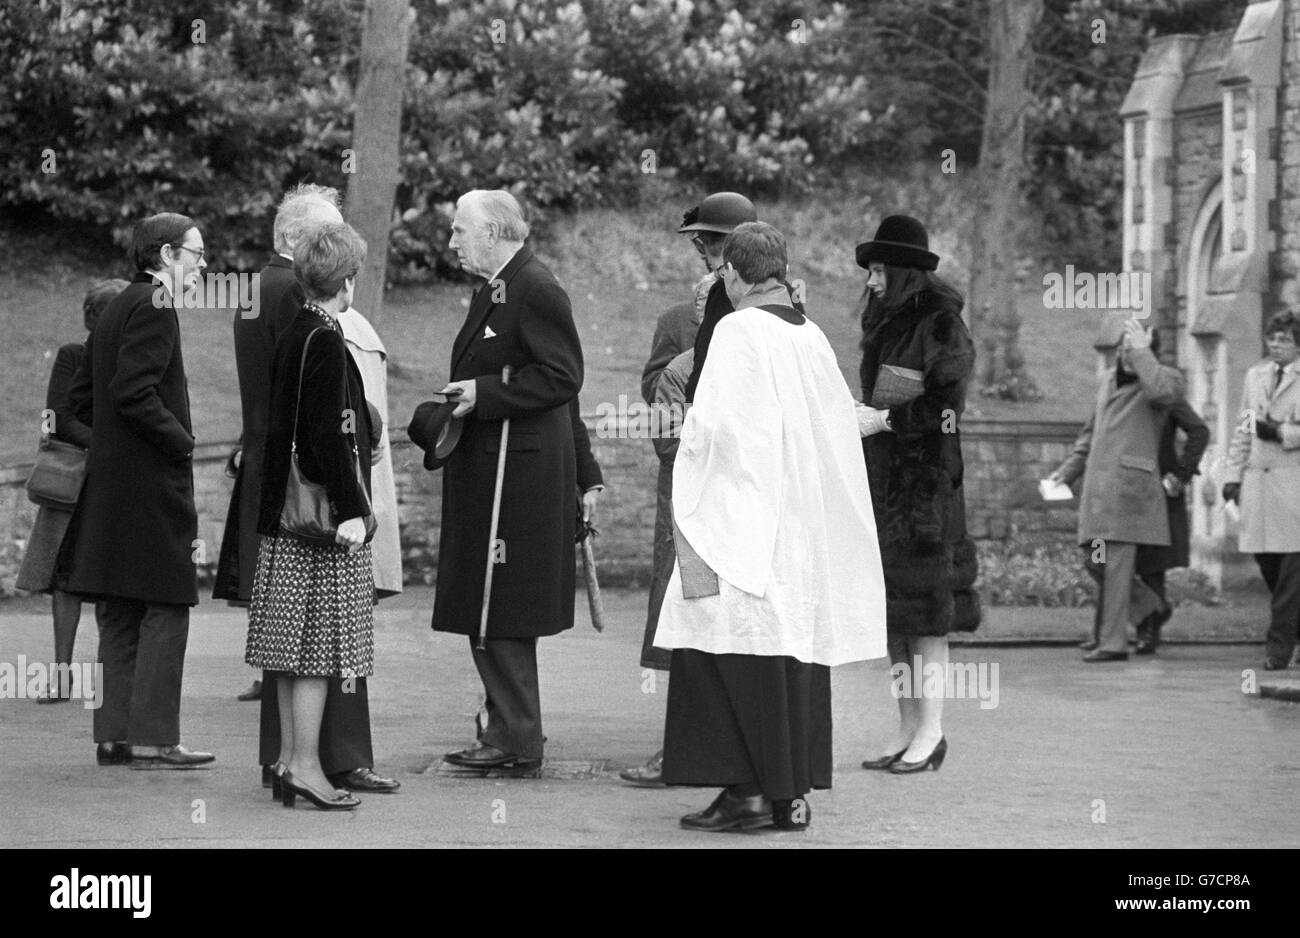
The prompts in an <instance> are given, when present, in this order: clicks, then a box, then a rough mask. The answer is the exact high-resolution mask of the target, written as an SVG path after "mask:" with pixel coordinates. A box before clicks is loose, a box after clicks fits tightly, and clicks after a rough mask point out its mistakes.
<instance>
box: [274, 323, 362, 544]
mask: <svg viewBox="0 0 1300 938" xmlns="http://www.w3.org/2000/svg"><path fill="white" fill-rule="evenodd" d="M316 329H319V330H320V331H318V332H316V334H315V336H314V337H313V338H312V340H311V347H310V348H309V349H308V350H307V359H306V365H305V368H302V369H301V370H302V371H303V375H302V404H301V406H300V408H299V411H298V465H299V466H300V467H301V469H302V473H303V475H304V476H306V477H307V480H308V481H310V482H317V483H320V484H322V485H324V486H325V492H326V494H327V495H328V497H329V502H330V508H331V509H332V511H333V514H334V522H335V523H336V524H340V523H342V522H344V521H347V520H348V519H350V518H358V517H364V516H365V515H366V514H369V510H368V509H369V505H370V500H369V492H370V453H371V448H372V445H373V444H372V440H373V436H372V421H371V417H370V410H369V408H368V407H367V406H366V389H365V385H364V384H363V383H362V380H361V372H360V371H359V370H358V369H357V365H356V362H354V361H353V360H352V356H351V355H349V354H348V350H347V347H346V346H345V345H344V342H343V334H342V332H340V331H338V330H337V329H331V328H329V327H328V326H326V325H325V322H324V321H323V320H322V319H321V317H320V316H319V315H318V314H317V313H315V312H314V311H312V310H311V309H309V308H307V307H305V306H304V307H303V309H302V311H301V312H299V313H298V315H297V317H296V318H295V319H294V320H293V322H292V323H291V324H290V325H289V326H288V328H286V329H285V331H284V332H283V333H282V334H281V335H280V338H279V339H278V340H277V341H276V344H275V359H274V362H273V363H272V366H271V396H270V404H271V409H270V414H269V418H270V420H269V424H268V431H267V435H266V453H265V455H264V457H263V461H262V497H261V510H260V512H259V513H258V523H257V530H258V532H259V533H261V534H275V533H276V532H277V531H279V529H280V512H281V510H282V509H283V508H284V488H285V485H286V483H287V482H288V480H289V457H290V453H291V449H292V446H291V444H292V441H293V430H294V427H293V416H294V405H295V402H296V401H297V399H298V374H299V370H300V364H301V362H302V350H303V344H304V343H305V342H306V341H307V337H308V336H309V335H311V334H312V331H313V330H316ZM354 445H355V446H356V455H354V454H353V446H354ZM358 458H359V459H360V463H361V473H362V476H363V478H364V480H365V488H364V490H363V489H362V488H361V487H360V486H359V485H358V484H357V474H356V461H357V459H358Z"/></svg>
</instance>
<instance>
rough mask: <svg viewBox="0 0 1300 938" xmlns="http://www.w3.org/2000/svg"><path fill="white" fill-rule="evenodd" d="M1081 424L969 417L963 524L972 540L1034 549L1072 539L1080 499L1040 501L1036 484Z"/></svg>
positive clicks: (1059, 459) (1065, 449) (964, 432)
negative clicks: (1013, 544) (964, 516)
mask: <svg viewBox="0 0 1300 938" xmlns="http://www.w3.org/2000/svg"><path fill="white" fill-rule="evenodd" d="M1081 427H1082V424H1081V423H1062V422H1059V421H1042V420H1016V421H1000V420H999V421H995V420H967V421H965V422H964V423H963V424H962V431H961V432H962V456H963V458H964V461H965V464H966V482H965V489H966V524H967V529H968V530H969V531H970V535H971V537H972V538H974V539H975V540H992V541H1014V542H1015V543H1016V545H1017V546H1024V547H1025V548H1026V549H1032V548H1033V547H1037V546H1045V545H1047V544H1051V543H1061V542H1072V541H1073V539H1074V537H1075V532H1076V528H1077V523H1078V502H1077V501H1069V502H1044V501H1043V499H1042V497H1041V496H1040V495H1039V494H1038V482H1039V480H1041V479H1044V478H1046V477H1047V476H1048V475H1049V474H1050V473H1051V472H1052V470H1054V469H1056V468H1057V467H1058V466H1060V465H1061V463H1062V462H1063V461H1064V460H1065V457H1066V456H1068V455H1069V454H1070V451H1071V450H1072V449H1073V447H1074V440H1075V437H1076V436H1078V433H1079V430H1080V428H1081Z"/></svg>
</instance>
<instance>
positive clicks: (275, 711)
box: [212, 185, 399, 792]
mask: <svg viewBox="0 0 1300 938" xmlns="http://www.w3.org/2000/svg"><path fill="white" fill-rule="evenodd" d="M342 220H343V216H342V215H341V214H340V213H339V209H338V190H336V189H331V188H328V187H325V186H316V185H299V186H295V187H294V188H293V189H291V190H289V192H287V193H285V196H284V198H283V199H282V200H281V201H280V206H279V208H278V210H277V211H276V215H275V226H274V229H273V237H274V247H275V254H274V255H273V256H272V257H271V259H270V260H269V261H268V262H267V264H266V266H265V267H263V268H262V271H261V273H260V274H259V276H258V285H257V287H258V289H257V297H258V307H257V309H256V310H251V311H249V312H247V313H246V312H245V311H243V310H240V311H239V312H238V313H236V314H235V322H234V333H235V366H236V370H237V371H238V374H239V399H240V403H241V405H242V414H243V432H242V433H241V434H240V456H239V462H238V468H237V469H236V470H235V488H234V490H233V491H232V492H231V495H230V508H229V510H228V511H227V513H226V527H225V532H224V534H223V536H222V539H221V555H220V560H219V561H218V563H217V580H216V583H215V585H214V586H213V590H212V595H213V598H215V599H225V600H227V601H229V602H231V603H234V604H236V605H247V604H248V602H249V600H250V599H251V597H252V595H253V573H254V571H255V570H256V568H257V549H258V544H259V536H258V533H257V516H258V511H259V509H260V506H261V497H262V459H263V454H264V453H265V451H266V436H267V432H268V427H269V425H270V416H271V415H270V407H271V405H270V394H271V364H272V361H273V360H274V358H275V346H276V342H278V341H279V338H280V336H281V335H282V334H283V333H284V331H285V330H286V329H287V328H288V327H289V326H290V324H292V323H293V321H294V319H295V318H297V316H298V313H299V312H301V311H302V304H303V302H304V299H305V297H304V295H303V291H302V287H300V286H299V285H298V280H297V277H296V276H295V275H294V272H293V249H294V248H295V247H296V246H297V245H298V243H299V242H300V241H301V240H302V239H303V238H304V237H305V236H306V235H308V234H309V233H310V232H312V231H313V230H315V229H317V228H319V227H320V226H321V225H323V224H326V223H329V222H339V221H342ZM266 676H267V677H271V675H270V673H269V672H268V674H267V675H266ZM245 696H253V695H245ZM260 697H261V701H262V704H261V706H262V711H261V720H260V728H259V729H260V732H259V743H258V760H259V762H260V763H261V765H262V782H263V784H264V785H265V786H267V787H269V786H270V785H271V768H270V767H271V764H272V763H274V762H275V761H276V760H277V759H279V757H280V708H279V703H278V700H277V696H276V681H275V680H272V679H268V680H263V681H262V682H261V691H260ZM320 759H321V767H322V768H323V769H324V770H325V774H326V775H327V776H328V777H329V779H330V782H331V783H332V784H333V785H335V786H336V787H338V788H346V789H348V790H350V791H364V792H391V791H396V790H397V788H398V787H399V783H398V782H397V781H396V780H394V779H391V778H387V777H385V776H382V775H378V774H376V773H375V771H374V769H373V766H374V763H375V757H374V749H373V746H372V743H371V734H370V698H369V688H368V685H367V683H366V679H365V678H364V677H359V678H350V679H348V680H347V681H346V682H345V681H342V680H332V681H330V685H329V691H328V697H326V700H325V715H324V717H323V718H322V720H321V732H320Z"/></svg>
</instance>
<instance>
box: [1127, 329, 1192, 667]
mask: <svg viewBox="0 0 1300 938" xmlns="http://www.w3.org/2000/svg"><path fill="white" fill-rule="evenodd" d="M1151 352H1152V354H1153V355H1159V354H1160V333H1159V332H1152V333H1151ZM1180 430H1181V431H1182V432H1183V435H1184V440H1183V445H1182V448H1181V450H1180V449H1179V447H1178V431H1180ZM1209 442H1210V428H1209V427H1208V426H1206V424H1205V421H1204V420H1202V419H1201V417H1200V415H1199V414H1197V413H1196V411H1195V410H1193V409H1192V405H1191V404H1189V403H1188V402H1187V400H1186V398H1183V397H1179V398H1178V399H1177V400H1176V401H1174V402H1173V403H1172V404H1171V405H1170V406H1169V410H1168V412H1167V413H1166V415H1165V423H1164V427H1163V429H1162V430H1161V431H1160V449H1159V456H1158V457H1157V459H1158V467H1157V468H1158V470H1159V472H1160V484H1161V485H1162V486H1163V487H1164V490H1165V507H1166V508H1167V509H1168V512H1169V546H1168V547H1156V546H1151V545H1145V544H1144V545H1142V546H1140V547H1139V548H1138V552H1137V561H1136V570H1137V575H1138V578H1139V579H1140V580H1141V581H1142V582H1143V583H1145V584H1146V586H1147V588H1148V589H1150V590H1151V592H1153V593H1155V595H1156V596H1157V597H1159V599H1160V604H1161V605H1160V607H1159V608H1157V609H1154V610H1152V611H1151V612H1149V613H1147V615H1146V616H1145V617H1144V618H1143V619H1142V620H1141V621H1139V622H1138V623H1137V644H1136V646H1135V647H1134V649H1133V653H1134V654H1137V655H1154V654H1155V653H1156V649H1157V648H1159V647H1160V629H1161V628H1162V627H1163V626H1164V624H1165V623H1166V622H1168V621H1169V618H1170V616H1172V615H1173V607H1172V606H1171V605H1170V604H1169V596H1168V594H1167V593H1166V591H1165V572H1166V571H1167V570H1172V569H1174V568H1176V567H1186V566H1187V565H1188V564H1189V563H1190V562H1191V549H1190V548H1191V545H1190V541H1191V531H1190V526H1189V525H1188V521H1187V487H1188V486H1189V485H1191V482H1192V477H1193V476H1195V475H1196V474H1197V467H1198V466H1199V465H1200V464H1201V456H1202V455H1203V454H1204V453H1205V447H1206V446H1207V445H1208V444H1209Z"/></svg>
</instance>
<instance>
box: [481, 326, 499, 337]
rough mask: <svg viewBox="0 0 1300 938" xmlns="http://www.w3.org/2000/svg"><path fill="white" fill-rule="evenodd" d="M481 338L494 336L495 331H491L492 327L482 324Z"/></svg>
mask: <svg viewBox="0 0 1300 938" xmlns="http://www.w3.org/2000/svg"><path fill="white" fill-rule="evenodd" d="M483 338H485V339H492V338H496V333H495V332H493V331H492V327H491V326H484V327H483Z"/></svg>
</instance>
